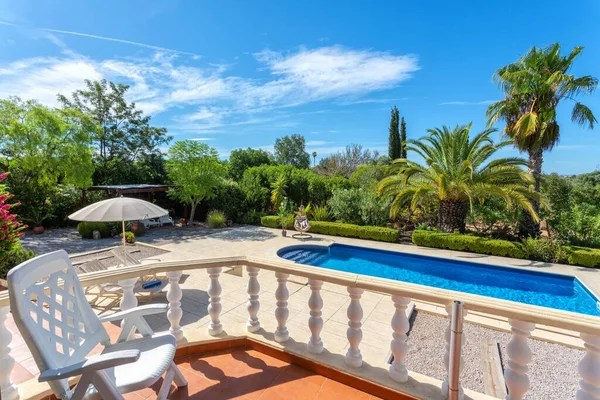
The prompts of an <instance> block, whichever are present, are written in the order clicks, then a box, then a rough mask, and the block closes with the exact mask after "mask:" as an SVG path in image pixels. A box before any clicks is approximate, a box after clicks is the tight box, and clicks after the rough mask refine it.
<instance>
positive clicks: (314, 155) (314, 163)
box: [312, 151, 317, 168]
mask: <svg viewBox="0 0 600 400" xmlns="http://www.w3.org/2000/svg"><path fill="white" fill-rule="evenodd" d="M312 157H313V168H314V167H316V166H317V152H316V151H313V152H312Z"/></svg>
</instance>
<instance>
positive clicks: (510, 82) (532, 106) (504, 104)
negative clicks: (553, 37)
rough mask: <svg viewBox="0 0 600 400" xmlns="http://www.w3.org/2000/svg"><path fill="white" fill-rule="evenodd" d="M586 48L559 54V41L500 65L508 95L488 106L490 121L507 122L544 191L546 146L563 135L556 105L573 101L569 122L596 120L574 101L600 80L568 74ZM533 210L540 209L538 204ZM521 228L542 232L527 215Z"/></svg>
mask: <svg viewBox="0 0 600 400" xmlns="http://www.w3.org/2000/svg"><path fill="white" fill-rule="evenodd" d="M582 50H583V47H580V46H578V47H575V48H574V49H573V50H572V51H571V53H570V54H569V55H568V56H563V55H561V54H560V45H559V44H558V43H555V44H553V45H551V46H549V47H547V48H545V49H540V48H537V47H535V46H534V47H532V48H531V50H529V51H528V52H527V53H526V54H525V55H524V56H522V57H521V58H520V59H519V60H517V61H516V62H515V63H512V64H509V65H507V66H505V67H502V68H500V69H499V70H498V71H496V73H495V74H494V80H495V81H496V82H497V83H498V84H499V85H500V87H501V88H502V90H503V91H504V95H505V98H504V100H500V101H498V102H496V103H494V104H492V105H490V106H489V108H488V109H487V112H486V115H487V117H488V124H489V125H492V124H494V123H495V122H496V121H498V120H502V121H504V122H505V123H506V128H505V129H504V132H505V134H506V135H508V136H509V137H510V138H511V139H512V140H513V142H514V144H515V146H516V147H517V148H518V149H519V150H520V151H524V152H527V154H528V156H529V162H528V166H529V171H530V173H531V174H532V175H533V177H534V190H535V191H536V192H538V193H539V192H540V183H541V174H542V162H543V153H544V151H549V150H552V148H553V147H554V146H555V145H556V143H558V140H559V138H560V128H559V124H558V121H557V118H556V116H557V114H556V110H557V107H558V105H559V104H561V103H563V102H564V101H566V100H572V101H574V102H575V104H574V106H573V109H572V110H571V121H573V122H575V123H576V124H578V125H582V126H587V127H589V128H590V129H592V128H593V127H594V124H595V123H596V122H597V121H596V117H594V114H593V113H592V111H591V110H590V109H589V108H588V107H587V106H585V105H583V104H582V103H580V102H578V101H576V100H575V97H576V96H577V95H579V94H591V93H592V92H593V91H594V90H595V89H596V87H597V86H598V80H597V79H596V78H594V77H592V76H589V75H586V76H582V77H579V78H577V77H575V76H574V75H571V74H570V69H571V67H572V66H573V62H574V61H575V59H576V58H577V57H578V56H579V54H580V53H581V52H582ZM533 209H534V211H535V212H536V213H537V212H539V203H538V202H537V201H534V203H533ZM524 222H525V223H524V225H523V228H522V231H523V233H525V234H528V235H530V236H539V234H540V225H539V222H535V221H534V220H533V219H531V218H529V217H526V218H525V221H524Z"/></svg>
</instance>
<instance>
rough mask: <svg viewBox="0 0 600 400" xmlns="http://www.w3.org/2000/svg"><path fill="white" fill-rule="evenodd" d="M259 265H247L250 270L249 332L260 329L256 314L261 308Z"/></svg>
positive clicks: (247, 269) (247, 325)
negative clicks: (259, 298)
mask: <svg viewBox="0 0 600 400" xmlns="http://www.w3.org/2000/svg"><path fill="white" fill-rule="evenodd" d="M258 271H260V268H258V267H246V272H248V307H247V308H248V322H246V329H247V330H248V332H256V331H258V330H260V321H259V320H258V317H257V316H256V315H257V314H258V310H259V309H260V301H259V300H258V294H259V293H260V284H259V283H258V278H257V276H258Z"/></svg>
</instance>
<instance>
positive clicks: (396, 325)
mask: <svg viewBox="0 0 600 400" xmlns="http://www.w3.org/2000/svg"><path fill="white" fill-rule="evenodd" d="M392 301H393V302H394V307H396V311H395V312H394V316H393V317H392V330H393V331H394V333H392V338H393V340H392V342H391V344H390V347H391V351H392V355H393V356H394V360H393V361H392V365H390V377H391V378H392V379H393V380H395V381H396V382H407V381H408V370H407V369H406V364H405V362H406V355H407V354H408V343H406V340H407V339H408V336H407V335H406V334H407V333H408V330H409V329H410V322H409V320H408V317H407V315H406V309H407V308H408V305H409V304H410V298H408V297H402V296H395V295H394V296H392Z"/></svg>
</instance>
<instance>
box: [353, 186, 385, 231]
mask: <svg viewBox="0 0 600 400" xmlns="http://www.w3.org/2000/svg"><path fill="white" fill-rule="evenodd" d="M391 205H392V199H391V197H387V198H378V197H377V193H375V191H374V190H364V189H363V190H361V193H360V218H361V219H362V224H363V225H368V226H385V225H387V223H388V221H389V220H390V207H391Z"/></svg>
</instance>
